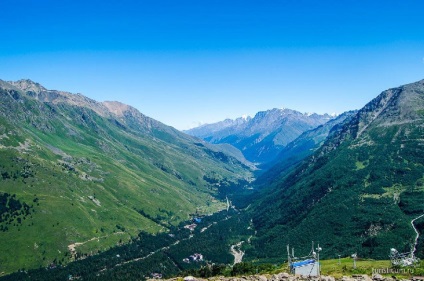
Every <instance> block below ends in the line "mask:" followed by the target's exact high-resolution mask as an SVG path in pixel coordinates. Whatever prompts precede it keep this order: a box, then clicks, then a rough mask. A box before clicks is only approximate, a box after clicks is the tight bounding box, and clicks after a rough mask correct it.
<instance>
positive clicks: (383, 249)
mask: <svg viewBox="0 0 424 281" xmlns="http://www.w3.org/2000/svg"><path fill="white" fill-rule="evenodd" d="M0 99H1V103H0V153H1V156H2V157H1V158H0V175H1V178H0V181H1V185H0V186H1V193H0V195H1V199H2V202H7V204H4V206H7V208H2V209H1V210H0V211H1V213H0V216H1V217H0V218H1V221H0V230H1V232H0V234H1V235H2V238H3V239H1V241H2V243H0V247H1V251H2V254H1V255H0V259H1V260H0V261H1V264H2V266H3V268H2V270H4V271H5V272H7V273H10V272H13V271H17V270H18V269H19V268H22V267H25V268H36V267H38V266H40V265H41V266H46V265H48V264H51V263H54V264H60V263H68V262H70V261H73V260H75V259H78V258H81V255H83V254H89V253H90V252H94V253H97V251H98V250H102V252H101V253H98V254H97V255H95V256H92V257H88V258H86V259H83V260H79V261H77V262H74V263H71V264H70V265H69V266H68V267H65V268H60V269H56V270H48V271H46V270H45V269H44V268H43V269H41V270H35V271H30V272H28V273H26V272H21V273H16V275H10V279H9V280H13V278H15V279H19V280H49V279H50V280H55V279H58V278H59V276H60V278H64V277H67V276H69V274H71V275H72V274H76V273H77V274H79V276H83V277H84V278H87V279H90V280H102V279H108V278H109V279H111V278H112V279H114V280H115V279H116V280H119V279H122V278H124V279H122V280H125V278H129V276H130V277H131V276H132V277H134V276H136V277H137V278H142V277H143V276H145V275H149V274H151V273H153V272H160V273H163V274H165V275H166V274H172V273H176V272H180V271H181V270H185V269H190V268H196V267H199V266H200V265H206V264H212V263H215V264H220V263H223V264H231V263H232V262H233V259H232V258H233V257H232V255H231V252H230V249H231V247H232V246H234V245H236V244H238V243H240V246H239V247H240V249H241V250H243V251H244V252H245V254H244V256H243V260H245V261H255V262H258V261H259V262H261V263H263V262H270V263H281V262H282V261H283V259H284V257H285V247H286V244H288V243H289V244H290V245H292V246H294V247H296V249H305V248H306V250H307V251H309V245H310V242H311V241H316V242H319V243H320V245H321V246H322V248H323V251H322V253H321V254H322V257H323V258H334V257H337V255H342V256H350V255H351V254H352V253H354V252H357V253H358V254H359V256H360V257H366V258H379V259H385V258H387V255H388V254H389V250H390V248H393V247H394V248H397V249H399V250H400V251H409V250H410V248H411V245H412V243H413V242H414V238H415V232H414V230H413V228H412V227H411V221H412V220H413V219H414V218H417V217H419V216H421V215H422V214H424V158H423V155H424V151H423V147H424V143H423V140H424V131H423V128H424V80H421V81H418V82H416V83H412V84H408V85H404V86H400V87H397V88H393V89H389V90H386V91H384V92H382V93H381V94H380V95H378V96H377V97H376V98H375V99H373V100H372V101H371V102H369V103H368V104H367V105H366V106H365V107H364V108H362V109H360V110H358V111H350V112H346V113H344V114H341V115H340V116H338V117H337V118H334V119H331V117H330V116H328V115H324V116H319V115H315V116H314V115H310V116H308V115H305V114H302V113H299V112H296V111H293V110H279V109H274V110H270V111H266V112H262V113H258V114H257V115H256V116H255V117H254V118H251V119H249V118H246V119H237V120H233V121H232V120H226V121H224V122H220V123H218V124H212V125H210V126H204V127H201V128H197V131H196V130H195V132H197V133H198V134H200V135H203V136H207V137H205V138H206V139H207V140H208V141H211V142H218V143H221V142H222V143H225V142H226V144H224V145H222V144H221V145H219V146H216V145H213V144H209V143H207V142H202V141H201V140H199V139H198V138H195V137H191V136H188V135H186V134H183V133H182V132H179V131H177V130H175V129H173V128H171V127H168V126H166V125H164V124H161V123H160V122H157V121H155V120H153V119H151V118H148V117H146V116H144V115H143V114H141V113H140V112H138V111H137V110H135V109H134V108H132V107H130V106H127V105H123V104H121V103H118V102H105V103H99V102H96V101H93V100H90V99H88V98H86V97H84V96H82V95H72V94H69V93H64V92H60V91H49V90H46V89H44V88H43V87H42V86H40V85H39V84H36V83H34V82H31V81H18V82H13V83H7V82H3V81H0ZM330 119H331V120H330ZM253 120H255V121H253ZM248 124H250V125H249V126H251V127H249V126H248ZM266 124H270V125H269V126H266ZM282 124H284V126H286V127H284V128H283V126H281V125H282ZM312 124H316V125H312ZM262 126H263V127H264V128H262ZM265 127H266V128H265ZM272 130H274V131H272ZM286 131H287V133H286ZM191 133H193V131H192V132H191ZM290 139H291V140H290ZM223 140H225V142H224V141H223ZM228 144H232V145H234V146H235V147H238V148H244V149H241V151H242V152H243V153H244V154H245V155H246V158H247V159H251V160H252V159H255V161H256V162H260V161H264V162H267V163H266V165H262V167H263V168H266V171H264V172H263V174H262V175H261V176H260V177H259V178H258V179H256V180H255V181H253V182H252V179H253V178H254V172H253V171H252V169H251V166H250V165H249V163H248V162H247V161H246V160H243V157H242V156H240V155H239V153H238V152H237V151H236V150H235V149H234V148H231V147H230V146H228ZM274 146H275V147H274ZM271 151H273V153H274V155H273V154H272V153H271ZM255 153H256V154H255ZM255 155H256V156H255ZM255 157H256V158H255ZM224 199H225V201H224ZM227 200H228V201H227ZM230 201H232V202H230ZM224 202H225V203H227V202H228V205H227V204H224ZM231 205H233V206H231ZM218 210H223V211H222V212H219V213H215V214H214V215H211V216H207V217H204V218H203V221H201V222H199V223H197V224H195V226H193V225H191V224H192V221H189V218H191V217H190V216H189V214H190V213H194V212H196V213H197V212H198V213H197V215H201V213H203V214H204V213H209V212H213V211H218ZM179 223H181V224H179ZM190 225H191V227H192V228H193V229H189V228H187V226H190ZM415 225H416V227H417V229H418V231H419V232H420V233H422V232H423V231H424V220H423V219H421V220H417V221H416V223H415ZM167 231H168V232H167ZM158 232H162V233H160V234H157V235H151V234H152V233H158ZM93 241H99V242H96V243H93ZM127 242H130V243H129V244H126V243H127ZM78 243H81V244H78ZM123 244H124V245H123ZM70 245H71V246H72V247H75V248H76V250H75V248H72V247H71V248H69V246H70ZM112 246H114V247H112ZM110 247H112V248H111V249H109V250H107V249H108V248H110ZM28 249H30V250H28ZM301 251H302V250H300V252H301ZM15 253H19V257H20V259H18V260H13V261H12V260H10V259H9V257H10V256H12V255H14V254H15ZM193 253H201V254H202V255H203V256H204V260H202V262H199V263H187V262H185V261H184V259H185V258H186V257H187V256H189V255H192V254H193ZM76 254H78V255H76ZM416 254H417V255H418V256H419V257H424V239H423V238H422V236H420V237H419V239H418V245H417V251H416ZM134 278H135V277H134ZM6 280H7V279H6Z"/></svg>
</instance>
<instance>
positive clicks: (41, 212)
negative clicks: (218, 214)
mask: <svg viewBox="0 0 424 281" xmlns="http://www.w3.org/2000/svg"><path fill="white" fill-rule="evenodd" d="M241 161H243V163H242V162H240V160H238V159H237V158H236V157H234V156H231V155H229V154H227V153H225V152H224V150H222V149H221V148H220V147H217V146H212V145H210V144H208V143H206V142H202V141H199V139H197V138H193V137H191V136H188V135H186V134H184V133H181V132H179V131H178V130H176V129H174V128H172V127H169V126H166V125H164V124H162V123H160V122H158V121H156V120H154V119H151V118H149V117H147V116H145V115H143V114H142V113H140V112H139V111H137V110H136V109H135V108H133V107H131V106H128V105H124V104H122V103H119V102H97V101H94V100H92V99H89V98H87V97H85V96H83V95H81V94H71V93H68V92H64V91H56V90H47V89H46V88H44V87H43V86H41V85H40V84H38V83H35V82H32V81H30V80H20V81H17V82H5V81H0V200H1V202H2V204H1V207H0V237H1V239H0V252H1V253H2V254H1V255H0V272H2V273H3V274H4V273H10V272H13V271H17V270H19V269H22V268H24V269H30V268H38V267H39V266H43V267H44V266H47V265H49V264H55V265H59V264H66V263H68V262H69V261H72V260H74V259H78V258H81V257H84V256H85V255H91V254H95V253H97V252H99V251H104V250H105V249H108V248H110V247H112V246H116V245H117V244H125V243H128V242H129V241H130V240H131V239H132V238H133V237H136V236H137V235H138V234H139V233H140V232H141V231H143V232H146V233H157V232H161V231H167V230H168V229H169V228H170V227H172V226H173V225H177V224H179V223H180V222H181V221H185V220H188V219H189V218H190V216H189V214H193V213H196V212H198V213H199V214H209V213H212V212H215V211H217V210H220V209H223V208H225V207H226V205H225V202H223V199H225V194H226V192H228V191H231V188H232V186H235V185H238V184H239V183H242V185H243V184H245V183H247V182H248V181H250V178H251V170H250V168H249V167H248V166H246V165H245V164H248V162H247V161H245V160H243V159H242V160H241ZM11 257H14V258H11Z"/></svg>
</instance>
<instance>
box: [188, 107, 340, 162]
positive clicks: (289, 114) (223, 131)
mask: <svg viewBox="0 0 424 281" xmlns="http://www.w3.org/2000/svg"><path fill="white" fill-rule="evenodd" d="M333 117H334V116H330V115H328V114H324V115H319V114H315V113H314V114H303V113H300V112H298V111H295V110H291V109H277V108H274V109H271V110H267V111H261V112H258V113H257V114H256V115H255V116H254V117H253V118H251V117H240V118H237V119H235V120H231V119H226V120H224V121H221V122H218V123H214V124H206V125H202V126H200V127H197V128H193V129H190V130H187V131H185V132H186V133H187V134H189V135H192V136H196V137H199V138H201V139H203V140H205V141H207V142H210V143H213V144H217V143H227V144H231V145H233V146H234V147H236V148H238V149H239V150H240V151H241V152H242V153H243V155H244V156H245V157H246V159H247V160H249V161H251V162H256V163H266V162H270V161H272V160H274V159H275V157H276V156H277V155H278V153H279V152H280V151H281V150H282V149H283V148H284V147H285V146H286V145H287V144H288V143H290V142H291V141H293V140H295V139H296V138H297V137H298V136H300V135H301V134H302V133H303V132H305V131H307V130H311V129H314V128H316V127H317V126H319V125H322V124H324V123H326V122H328V121H329V120H331V119H332V118H333Z"/></svg>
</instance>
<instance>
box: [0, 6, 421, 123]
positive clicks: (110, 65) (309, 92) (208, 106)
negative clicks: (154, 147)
mask: <svg viewBox="0 0 424 281" xmlns="http://www.w3.org/2000/svg"><path fill="white" fill-rule="evenodd" d="M423 11H424V1H422V0H397V1H391V0H388V1H360V0H347V1H343V0H338V1H317V0H314V1H303V0H279V1H272V0H270V1H264V0H262V1H249V0H243V1H238V0H180V1H175V0H173V1H162V0H152V1H143V0H140V1H131V0H120V1H106V0H103V1H89V0H85V1H79V0H60V1H59V0H55V1H47V0H0V30H1V37H0V38H1V41H0V79H2V80H18V79H21V78H29V79H31V80H34V81H36V82H39V83H41V84H42V85H44V86H45V87H46V88H48V89H57V90H65V91H70V92H73V93H82V94H84V95H86V96H88V97H90V98H93V99H95V100H98V101H104V100H118V101H121V102H123V103H126V104H130V105H132V106H134V107H136V108H137V109H139V110H140V111H141V112H142V113H144V114H146V115H148V116H150V117H152V118H155V119H157V120H159V121H162V122H164V123H165V124H168V125H171V126H174V127H176V128H177V129H187V128H189V127H193V126H195V125H198V124H199V123H212V122H216V121H220V120H223V119H225V118H236V117H239V116H241V115H243V114H248V115H254V114H255V113H256V112H258V111H261V110H267V109H271V108H275V107H277V108H282V107H286V108H290V109H295V110H299V111H301V112H317V113H333V112H336V113H341V112H343V111H346V110H349V109H359V108H361V107H362V106H364V105H365V104H366V103H367V102H368V101H370V100H371V99H372V98H374V97H375V96H377V95H378V94H379V93H380V92H381V91H383V90H385V89H387V88H390V87H396V86H399V85H401V84H405V83H410V82H415V81H417V80H420V79H424V19H423Z"/></svg>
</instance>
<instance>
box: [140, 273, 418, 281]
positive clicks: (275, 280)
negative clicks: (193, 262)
mask: <svg viewBox="0 0 424 281" xmlns="http://www.w3.org/2000/svg"><path fill="white" fill-rule="evenodd" d="M186 278H188V279H186ZM156 280H158V279H148V280H147V281H156ZM182 280H193V281H336V280H337V281H395V280H397V279H394V278H391V277H384V276H382V275H380V274H374V275H372V276H369V275H366V274H354V275H352V276H343V277H341V278H334V277H333V276H325V275H321V276H320V277H308V276H300V275H292V274H288V273H286V272H281V273H278V274H262V275H248V276H246V275H243V276H237V277H224V276H215V277H210V278H207V279H205V278H198V277H193V276H188V277H187V276H186V277H176V278H171V279H166V280H165V281H182ZM407 280H412V281H413V280H415V279H414V278H411V279H402V281H407Z"/></svg>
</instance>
